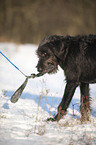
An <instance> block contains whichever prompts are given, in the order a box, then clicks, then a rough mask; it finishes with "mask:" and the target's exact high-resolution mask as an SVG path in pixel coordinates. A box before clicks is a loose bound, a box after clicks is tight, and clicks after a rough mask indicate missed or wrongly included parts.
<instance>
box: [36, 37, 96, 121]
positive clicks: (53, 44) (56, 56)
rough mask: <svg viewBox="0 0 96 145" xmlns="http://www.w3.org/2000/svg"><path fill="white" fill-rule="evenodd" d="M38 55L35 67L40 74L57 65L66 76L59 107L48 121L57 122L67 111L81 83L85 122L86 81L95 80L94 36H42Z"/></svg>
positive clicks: (51, 71)
mask: <svg viewBox="0 0 96 145" xmlns="http://www.w3.org/2000/svg"><path fill="white" fill-rule="evenodd" d="M37 55H38V57H39V61H38V65H37V69H38V71H39V72H40V73H41V74H45V73H49V74H51V73H54V72H56V71H57V69H58V65H59V66H60V67H61V68H62V69H63V70H64V73H65V77H66V87H65V92H64V95H63V98H62V101H61V103H60V104H59V106H58V113H57V115H56V116H55V117H54V118H49V119H48V120H52V121H55V120H56V121H59V120H60V119H61V118H62V116H63V115H65V114H66V112H67V108H68V106H69V104H70V102H71V99H72V97H73V95H74V92H75V89H76V88H77V87H78V86H80V92H81V106H80V111H81V121H88V120H89V117H90V99H89V83H96V35H88V36H75V37H71V36H66V37H64V36H56V35H52V36H48V37H45V38H44V39H43V40H42V41H41V43H40V45H39V47H38V50H37Z"/></svg>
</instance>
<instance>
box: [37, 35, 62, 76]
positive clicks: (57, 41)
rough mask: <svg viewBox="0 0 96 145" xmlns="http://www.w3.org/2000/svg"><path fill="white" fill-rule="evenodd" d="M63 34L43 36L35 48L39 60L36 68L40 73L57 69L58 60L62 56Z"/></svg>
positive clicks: (52, 71)
mask: <svg viewBox="0 0 96 145" xmlns="http://www.w3.org/2000/svg"><path fill="white" fill-rule="evenodd" d="M62 37H63V36H56V35H54V36H49V37H45V38H44V39H43V40H42V41H41V42H40V45H39V47H38V50H37V55H38V57H39V61H38V64H37V70H38V71H39V72H40V73H41V74H45V73H49V74H51V73H54V72H56V71H57V69H58V62H59V61H60V60H62V59H63V56H64V45H63V44H64V43H62V41H61V40H62Z"/></svg>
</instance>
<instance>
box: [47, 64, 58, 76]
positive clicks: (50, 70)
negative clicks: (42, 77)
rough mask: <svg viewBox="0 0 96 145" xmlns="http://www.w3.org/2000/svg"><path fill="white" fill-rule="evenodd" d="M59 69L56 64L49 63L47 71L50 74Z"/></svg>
mask: <svg viewBox="0 0 96 145" xmlns="http://www.w3.org/2000/svg"><path fill="white" fill-rule="evenodd" d="M57 70H58V67H57V66H54V64H49V65H48V69H47V73H48V74H53V73H56V72H57Z"/></svg>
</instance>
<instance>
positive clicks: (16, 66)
mask: <svg viewBox="0 0 96 145" xmlns="http://www.w3.org/2000/svg"><path fill="white" fill-rule="evenodd" d="M0 53H1V55H2V56H4V57H5V58H6V59H7V60H8V61H9V62H10V63H11V64H12V65H13V66H14V67H15V68H16V69H17V70H19V71H20V72H21V73H22V74H23V75H24V76H25V77H28V76H27V75H25V74H24V73H23V72H22V71H21V70H20V69H19V68H18V67H17V66H16V65H15V64H13V62H11V61H10V60H9V58H8V57H7V56H5V55H4V54H3V53H2V52H1V51H0Z"/></svg>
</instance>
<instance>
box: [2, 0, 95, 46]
mask: <svg viewBox="0 0 96 145" xmlns="http://www.w3.org/2000/svg"><path fill="white" fill-rule="evenodd" d="M89 33H92V34H96V0H0V41H1V42H4V41H10V42H17V43H35V44H38V43H39V41H40V40H41V39H42V38H43V37H44V36H46V35H50V34H57V35H78V34H89Z"/></svg>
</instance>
